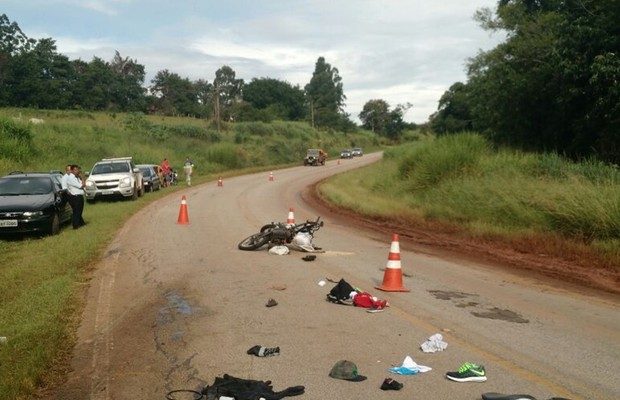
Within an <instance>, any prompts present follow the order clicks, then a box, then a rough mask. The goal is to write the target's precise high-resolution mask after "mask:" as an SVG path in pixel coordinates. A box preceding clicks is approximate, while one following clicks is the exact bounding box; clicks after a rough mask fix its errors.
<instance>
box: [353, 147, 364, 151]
mask: <svg viewBox="0 0 620 400" xmlns="http://www.w3.org/2000/svg"><path fill="white" fill-rule="evenodd" d="M353 151H362V149H360V148H359V147H356V148H354V149H353Z"/></svg>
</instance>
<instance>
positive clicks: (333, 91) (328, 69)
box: [305, 57, 346, 127]
mask: <svg viewBox="0 0 620 400" xmlns="http://www.w3.org/2000/svg"><path fill="white" fill-rule="evenodd" d="M305 91H306V98H307V102H308V106H309V108H310V120H311V123H312V126H332V127H333V126H337V125H338V124H339V123H340V121H341V116H340V114H341V113H342V111H343V110H342V109H343V106H344V100H345V99H346V96H345V95H344V93H343V91H342V78H341V77H340V75H339V74H338V69H336V68H333V67H332V66H331V65H329V64H328V63H326V62H325V58H323V57H319V58H318V60H317V61H316V64H315V66H314V73H313V74H312V78H311V79H310V82H309V83H308V84H307V85H306V87H305Z"/></svg>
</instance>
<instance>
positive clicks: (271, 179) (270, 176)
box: [269, 172, 273, 181]
mask: <svg viewBox="0 0 620 400" xmlns="http://www.w3.org/2000/svg"><path fill="white" fill-rule="evenodd" d="M269 180H270V181H273V172H270V173H269Z"/></svg>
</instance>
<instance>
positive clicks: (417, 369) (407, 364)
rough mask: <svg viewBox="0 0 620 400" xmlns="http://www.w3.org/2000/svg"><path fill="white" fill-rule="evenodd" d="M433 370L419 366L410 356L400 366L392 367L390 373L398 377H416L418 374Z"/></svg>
mask: <svg viewBox="0 0 620 400" xmlns="http://www.w3.org/2000/svg"><path fill="white" fill-rule="evenodd" d="M431 370H432V368H431V367H427V366H425V365H419V364H417V363H416V362H415V361H413V359H412V358H411V357H410V356H407V357H405V359H404V360H403V363H402V364H401V365H400V366H398V367H392V368H390V369H389V371H390V372H393V373H395V374H398V375H416V374H418V373H421V372H428V371H431Z"/></svg>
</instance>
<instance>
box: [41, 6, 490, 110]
mask: <svg viewBox="0 0 620 400" xmlns="http://www.w3.org/2000/svg"><path fill="white" fill-rule="evenodd" d="M50 1H56V2H61V3H64V4H69V5H72V6H73V7H74V9H75V8H76V7H81V8H82V9H83V10H84V9H88V10H94V11H96V12H97V13H99V14H103V15H110V16H112V15H113V16H114V18H99V19H94V20H98V21H99V22H98V23H99V24H100V25H97V26H92V27H91V26H90V25H88V24H89V21H90V20H89V18H92V17H93V16H92V15H91V14H92V13H84V12H82V14H83V15H85V16H84V18H83V20H82V19H80V24H82V25H85V26H87V27H88V29H83V26H82V27H81V28H82V29H81V30H80V31H79V32H68V30H69V27H70V26H71V24H69V23H67V21H54V23H50V24H49V25H45V23H47V21H45V23H44V22H43V21H42V22H41V24H42V26H43V27H45V28H39V29H40V30H47V31H53V32H54V31H55V32H57V31H58V26H59V25H60V26H63V24H64V23H67V27H68V28H67V30H66V31H65V30H64V29H63V30H62V32H61V33H60V34H58V33H57V34H56V35H46V36H47V37H53V38H54V39H56V40H57V44H58V48H59V51H61V52H63V53H65V54H67V55H68V56H70V57H72V58H82V59H86V60H90V59H91V58H92V57H93V56H94V55H96V56H98V57H101V58H103V59H105V60H110V59H111V58H112V57H113V55H114V50H119V51H120V52H121V54H122V55H123V56H129V57H131V58H133V59H136V60H137V61H138V62H140V63H141V64H144V65H145V67H146V72H147V84H148V83H149V82H148V81H149V80H150V79H151V78H152V77H153V76H154V75H155V74H156V73H157V71H159V70H162V69H168V70H170V71H173V72H176V73H178V74H180V75H181V76H186V77H189V78H190V79H199V78H202V79H208V80H211V79H213V76H214V74H215V71H216V70H217V69H218V68H220V67H221V66H222V65H229V66H231V67H232V68H233V69H234V70H235V71H236V73H237V76H238V77H240V78H243V79H245V80H246V81H249V80H251V79H252V78H254V77H271V78H276V79H282V80H286V81H288V82H290V83H292V84H299V85H300V86H302V87H303V86H304V85H305V84H306V83H308V81H309V80H310V78H311V76H312V72H313V70H314V64H315V62H316V60H317V58H318V57H319V56H323V57H325V59H326V61H327V62H328V63H330V64H331V65H332V66H334V67H336V68H338V70H339V72H340V76H341V77H342V79H343V85H344V92H345V95H346V96H347V101H346V104H347V106H346V111H347V112H349V113H350V114H351V116H353V117H355V118H356V117H357V114H359V112H360V111H361V109H362V107H363V105H364V103H365V102H366V101H368V100H370V99H375V98H381V99H384V100H385V101H387V102H388V103H389V104H390V105H391V106H392V107H394V106H396V105H397V104H398V103H404V102H410V103H412V104H413V105H414V106H413V109H412V110H410V111H409V112H408V113H407V115H406V116H405V119H406V120H408V121H415V122H423V121H425V120H426V119H427V118H428V116H429V115H430V114H431V113H433V112H434V111H435V110H436V107H437V102H438V100H439V98H440V97H441V95H442V94H443V92H444V91H445V90H447V89H448V87H450V85H452V84H453V83H454V82H456V81H459V80H461V81H462V80H464V79H466V76H465V68H464V64H465V61H466V59H467V58H468V57H471V56H474V55H475V54H476V53H477V51H478V49H480V48H486V49H488V48H491V47H493V46H494V45H495V44H496V43H497V42H498V41H499V40H500V39H501V38H500V37H490V36H489V35H488V34H487V33H485V32H484V31H482V30H481V29H480V28H479V27H477V26H476V23H475V22H474V21H473V20H472V15H473V13H474V11H475V10H476V9H478V8H480V7H482V6H490V7H494V6H495V5H496V3H497V0H470V1H463V0H444V1H442V2H436V1H433V0H389V1H388V0H384V1H377V0H339V1H334V0H313V1H311V2H309V1H306V0H264V1H261V2H247V1H246V0H227V1H226V2H218V3H215V2H199V1H192V2H189V1H182V0H180V1H178V2H176V3H174V4H172V5H171V3H169V2H168V1H165V0H149V1H146V0H85V1H84V0H50ZM41 4H43V3H41ZM57 4H58V3H57ZM162 10H165V11H162ZM41 15H43V14H41ZM74 17H75V16H74ZM95 32H96V33H95ZM121 33H122V35H121ZM95 35H96V36H95Z"/></svg>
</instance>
